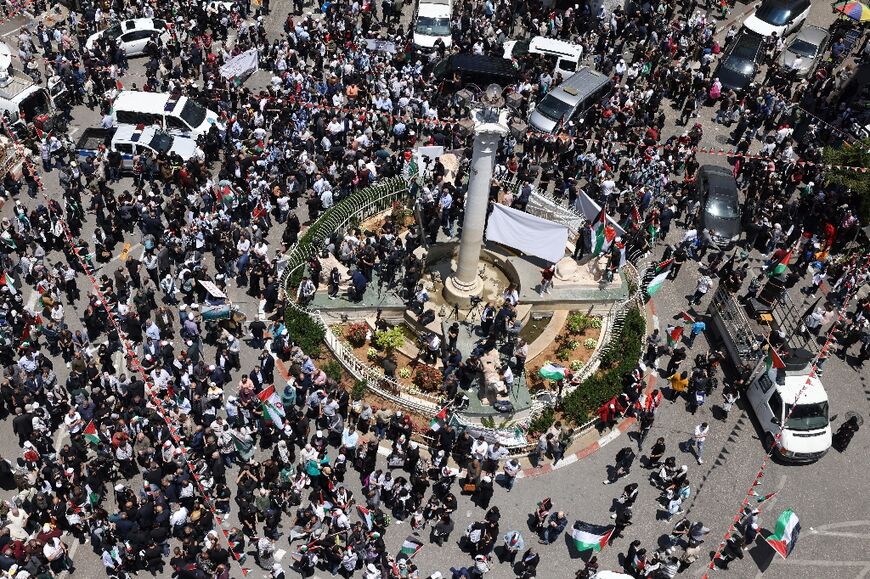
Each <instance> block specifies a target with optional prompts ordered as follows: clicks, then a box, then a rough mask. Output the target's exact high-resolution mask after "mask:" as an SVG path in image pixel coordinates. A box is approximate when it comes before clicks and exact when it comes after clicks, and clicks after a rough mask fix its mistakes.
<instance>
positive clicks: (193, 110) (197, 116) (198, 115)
mask: <svg viewBox="0 0 870 579" xmlns="http://www.w3.org/2000/svg"><path fill="white" fill-rule="evenodd" d="M180 116H181V120H183V121H184V122H185V123H187V125H188V126H189V127H190V128H191V129H195V128H197V127H199V126H200V125H201V124H202V123H203V122H205V108H204V107H203V106H201V105H200V104H199V103H195V102H193V101H192V100H190V99H187V102H185V103H184V106H183V107H182V109H181V115H180Z"/></svg>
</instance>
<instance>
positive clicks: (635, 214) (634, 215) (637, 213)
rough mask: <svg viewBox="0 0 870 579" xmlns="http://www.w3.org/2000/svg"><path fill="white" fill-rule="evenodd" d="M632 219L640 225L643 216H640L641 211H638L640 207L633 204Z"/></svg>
mask: <svg viewBox="0 0 870 579" xmlns="http://www.w3.org/2000/svg"><path fill="white" fill-rule="evenodd" d="M631 221H632V222H633V223H634V224H635V225H637V226H640V223H641V218H640V211H638V209H637V205H632V206H631Z"/></svg>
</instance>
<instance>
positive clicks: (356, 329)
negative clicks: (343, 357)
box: [344, 322, 369, 348]
mask: <svg viewBox="0 0 870 579" xmlns="http://www.w3.org/2000/svg"><path fill="white" fill-rule="evenodd" d="M368 335H369V325H368V324H367V323H365V322H354V323H352V324H351V325H349V326H348V327H347V329H346V330H345V332H344V337H345V338H347V341H348V342H350V345H351V346H353V347H354V348H359V347H360V346H362V345H363V344H365V343H366V339H367V338H368Z"/></svg>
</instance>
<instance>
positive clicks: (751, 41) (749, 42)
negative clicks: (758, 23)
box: [728, 30, 764, 58]
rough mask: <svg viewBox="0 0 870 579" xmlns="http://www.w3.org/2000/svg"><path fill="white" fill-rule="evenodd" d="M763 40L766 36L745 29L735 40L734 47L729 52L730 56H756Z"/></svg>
mask: <svg viewBox="0 0 870 579" xmlns="http://www.w3.org/2000/svg"><path fill="white" fill-rule="evenodd" d="M763 40H764V38H763V37H762V36H761V35H760V34H756V33H755V32H752V31H751V30H744V31H743V32H742V33H741V34H740V36H738V37H737V40H736V41H735V42H734V47H733V48H732V49H731V52H729V53H728V58H730V57H731V55H734V56H738V57H743V58H755V56H756V55H757V54H758V49H759V48H761V43H762V42H763Z"/></svg>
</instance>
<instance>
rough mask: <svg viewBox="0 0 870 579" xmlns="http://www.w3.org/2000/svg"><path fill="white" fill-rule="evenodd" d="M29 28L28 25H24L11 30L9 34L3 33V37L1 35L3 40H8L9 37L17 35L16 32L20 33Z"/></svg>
mask: <svg viewBox="0 0 870 579" xmlns="http://www.w3.org/2000/svg"><path fill="white" fill-rule="evenodd" d="M27 26H28V25H27V24H22V25H21V26H19V27H18V28H13V29H12V30H10V31H9V32H4V33H3V34H2V35H0V36H3V38H6V37H7V36H12V35H13V34H15V33H16V32H18V31H19V30H21V29H22V28H27Z"/></svg>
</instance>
